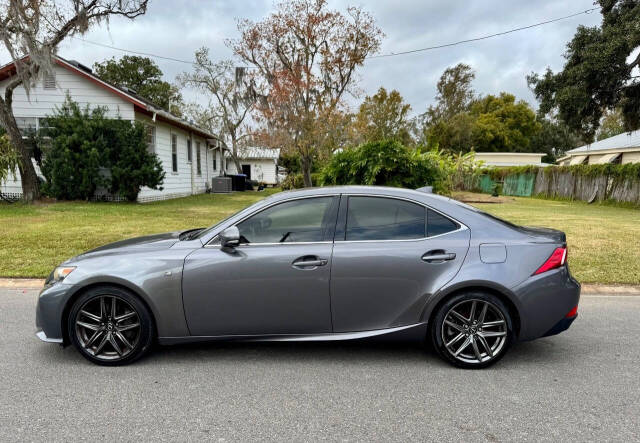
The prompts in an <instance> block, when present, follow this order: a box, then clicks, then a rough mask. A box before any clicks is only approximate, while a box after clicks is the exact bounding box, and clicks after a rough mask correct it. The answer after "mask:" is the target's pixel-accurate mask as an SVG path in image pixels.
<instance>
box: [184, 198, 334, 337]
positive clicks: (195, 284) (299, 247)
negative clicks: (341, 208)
mask: <svg viewBox="0 0 640 443" xmlns="http://www.w3.org/2000/svg"><path fill="white" fill-rule="evenodd" d="M338 201H339V198H338V197H333V196H329V197H313V198H306V199H298V200H291V201H287V202H283V203H278V204H276V205H274V206H270V207H268V208H266V209H263V210H261V211H260V212H258V213H256V214H253V215H251V216H250V217H248V218H246V219H244V220H243V221H241V222H240V223H238V224H237V227H238V230H239V231H240V236H241V237H240V238H241V244H240V246H237V247H235V248H233V249H230V248H221V247H220V246H219V245H210V246H206V247H204V248H201V249H199V250H198V251H196V252H194V253H192V254H191V255H189V256H188V257H187V259H186V260H185V266H184V273H183V283H182V286H183V302H184V309H185V314H186V317H187V323H188V325H189V330H190V332H191V334H192V335H198V336H215V335H254V334H315V333H324V332H331V308H330V299H329V277H330V270H331V256H332V247H333V244H332V241H331V240H332V238H333V230H334V228H335V220H336V213H337V206H338Z"/></svg>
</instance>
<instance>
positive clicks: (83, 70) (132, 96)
mask: <svg viewBox="0 0 640 443" xmlns="http://www.w3.org/2000/svg"><path fill="white" fill-rule="evenodd" d="M26 58H27V57H25V59H26ZM53 60H54V62H55V63H56V64H57V65H58V66H61V67H63V68H65V69H67V70H69V71H71V72H73V73H74V74H77V75H79V76H81V77H84V78H86V79H87V80H89V81H91V82H92V83H94V84H96V85H98V86H100V87H102V88H104V89H106V90H108V91H110V92H112V93H113V94H115V95H117V96H119V97H120V98H123V99H124V100H126V101H128V102H130V103H132V104H133V106H134V109H135V110H136V111H138V112H141V113H143V114H147V115H150V116H151V117H154V116H155V118H156V119H159V120H161V121H164V122H166V123H169V124H172V125H174V126H177V127H179V128H182V129H184V130H187V131H192V132H194V133H196V134H198V135H200V136H202V137H204V138H207V139H216V138H217V137H216V135H215V134H212V133H210V132H208V131H206V130H204V129H202V128H199V127H198V126H196V125H195V124H193V123H191V122H189V121H187V120H185V119H182V118H180V117H178V116H175V115H173V114H171V113H170V112H168V111H165V110H164V109H162V108H160V107H159V106H157V105H155V104H154V103H152V102H151V101H149V100H147V99H145V98H143V97H140V96H139V95H137V94H136V93H135V92H134V91H132V90H130V89H127V88H122V87H119V86H116V85H114V84H111V83H109V82H107V81H104V80H102V79H101V78H100V77H98V76H97V75H95V74H94V73H93V71H92V70H91V69H89V68H88V67H86V66H84V65H82V64H81V63H78V62H76V61H74V60H66V59H64V58H62V57H60V56H57V55H55V56H53ZM15 73H16V67H15V64H14V63H13V62H11V63H7V64H6V65H4V66H2V67H0V81H2V80H6V79H7V78H9V77H11V76H13V75H15Z"/></svg>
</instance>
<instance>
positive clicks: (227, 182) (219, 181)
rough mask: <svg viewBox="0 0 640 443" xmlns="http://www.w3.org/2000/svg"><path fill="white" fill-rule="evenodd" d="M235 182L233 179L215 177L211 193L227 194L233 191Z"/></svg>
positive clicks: (212, 181)
mask: <svg viewBox="0 0 640 443" xmlns="http://www.w3.org/2000/svg"><path fill="white" fill-rule="evenodd" d="M232 186H233V182H232V180H231V177H213V178H212V179H211V192H213V193H216V194H219V193H227V192H231V191H232V190H233V187H232Z"/></svg>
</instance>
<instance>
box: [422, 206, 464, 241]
mask: <svg viewBox="0 0 640 443" xmlns="http://www.w3.org/2000/svg"><path fill="white" fill-rule="evenodd" d="M458 227H459V226H458V224H457V223H456V222H454V221H452V220H449V219H448V218H447V217H445V216H444V215H441V214H439V213H437V212H436V211H432V210H431V209H427V236H429V237H433V236H434V235H441V234H446V233H447V232H451V231H455V230H456V229H458Z"/></svg>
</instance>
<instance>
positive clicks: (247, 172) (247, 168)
mask: <svg viewBox="0 0 640 443" xmlns="http://www.w3.org/2000/svg"><path fill="white" fill-rule="evenodd" d="M242 173H243V174H244V175H246V176H247V180H251V165H242Z"/></svg>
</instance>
